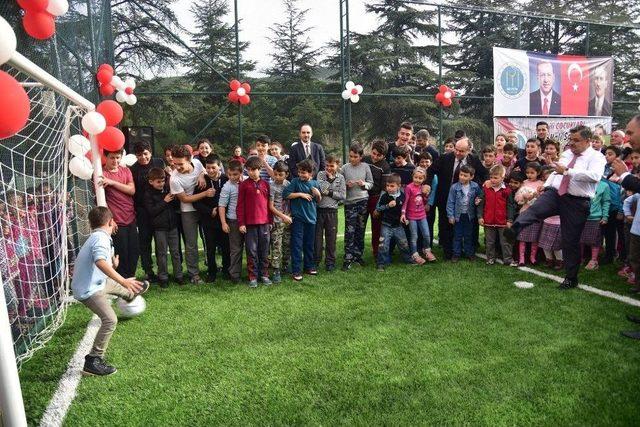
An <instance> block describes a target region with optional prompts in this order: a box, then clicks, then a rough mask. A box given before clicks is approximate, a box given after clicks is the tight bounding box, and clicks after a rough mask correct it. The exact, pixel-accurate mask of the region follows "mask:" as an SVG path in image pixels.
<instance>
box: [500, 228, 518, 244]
mask: <svg viewBox="0 0 640 427" xmlns="http://www.w3.org/2000/svg"><path fill="white" fill-rule="evenodd" d="M503 236H504V240H506V242H507V243H508V244H510V245H513V244H514V243H515V242H516V237H517V236H518V232H517V231H516V230H515V229H514V228H513V226H511V228H505V229H504V233H503Z"/></svg>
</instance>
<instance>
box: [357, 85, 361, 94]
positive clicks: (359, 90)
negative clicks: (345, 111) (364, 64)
mask: <svg viewBox="0 0 640 427" xmlns="http://www.w3.org/2000/svg"><path fill="white" fill-rule="evenodd" d="M356 90H357V91H358V95H360V94H361V93H362V85H356Z"/></svg>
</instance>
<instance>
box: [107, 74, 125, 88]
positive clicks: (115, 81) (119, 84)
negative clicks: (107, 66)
mask: <svg viewBox="0 0 640 427" xmlns="http://www.w3.org/2000/svg"><path fill="white" fill-rule="evenodd" d="M111 86H113V87H115V88H116V89H118V90H125V88H126V87H127V86H125V84H124V82H123V81H122V79H121V78H120V77H118V76H113V78H112V79H111Z"/></svg>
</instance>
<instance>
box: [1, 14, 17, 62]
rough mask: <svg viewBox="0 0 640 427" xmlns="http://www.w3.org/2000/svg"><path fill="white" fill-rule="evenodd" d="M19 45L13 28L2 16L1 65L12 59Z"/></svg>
mask: <svg viewBox="0 0 640 427" xmlns="http://www.w3.org/2000/svg"><path fill="white" fill-rule="evenodd" d="M17 45H18V42H17V41H16V34H15V33H14V32H13V28H11V25H9V23H8V22H7V21H5V20H4V18H3V17H1V16H0V65H2V64H4V63H5V62H7V61H8V60H10V59H11V57H12V56H13V53H14V52H15V51H16V46H17Z"/></svg>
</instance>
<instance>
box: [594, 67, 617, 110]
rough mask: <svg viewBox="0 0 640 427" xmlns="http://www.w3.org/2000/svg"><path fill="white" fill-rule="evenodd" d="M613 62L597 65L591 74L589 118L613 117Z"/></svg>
mask: <svg viewBox="0 0 640 427" xmlns="http://www.w3.org/2000/svg"><path fill="white" fill-rule="evenodd" d="M612 68H613V61H606V62H603V63H600V64H598V65H596V67H595V68H594V69H593V70H592V71H591V74H590V76H589V77H590V79H589V80H590V89H589V116H611V112H612V105H613V103H612V100H613V84H612V83H613V69H612Z"/></svg>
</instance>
